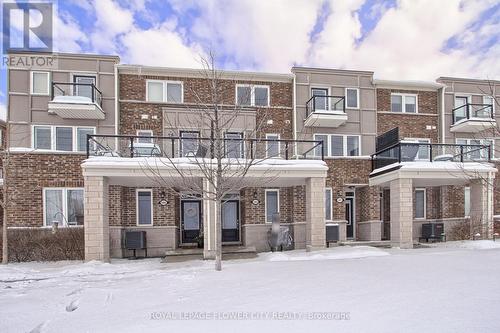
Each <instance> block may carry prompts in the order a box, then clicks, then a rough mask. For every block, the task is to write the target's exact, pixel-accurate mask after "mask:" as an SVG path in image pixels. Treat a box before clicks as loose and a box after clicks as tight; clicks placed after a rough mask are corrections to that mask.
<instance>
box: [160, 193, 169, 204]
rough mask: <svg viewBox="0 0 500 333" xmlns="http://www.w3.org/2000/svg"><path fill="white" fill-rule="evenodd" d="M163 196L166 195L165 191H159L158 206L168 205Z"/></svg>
mask: <svg viewBox="0 0 500 333" xmlns="http://www.w3.org/2000/svg"><path fill="white" fill-rule="evenodd" d="M165 197H166V194H165V191H161V192H160V201H158V204H159V205H160V206H166V205H168V200H167V199H165Z"/></svg>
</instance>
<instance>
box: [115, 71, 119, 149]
mask: <svg viewBox="0 0 500 333" xmlns="http://www.w3.org/2000/svg"><path fill="white" fill-rule="evenodd" d="M119 98H120V96H119V89H118V64H115V135H118V134H119V130H118V126H119V124H120V122H119V117H120V112H119V110H118V106H119V103H118V99H119ZM116 144H118V142H117V143H116ZM117 147H118V146H117Z"/></svg>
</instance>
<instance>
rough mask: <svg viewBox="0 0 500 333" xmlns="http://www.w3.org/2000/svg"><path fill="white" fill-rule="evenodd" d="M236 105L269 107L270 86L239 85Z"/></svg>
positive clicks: (237, 86)
mask: <svg viewBox="0 0 500 333" xmlns="http://www.w3.org/2000/svg"><path fill="white" fill-rule="evenodd" d="M236 104H237V105H242V106H269V86H251V85H244V84H237V85H236Z"/></svg>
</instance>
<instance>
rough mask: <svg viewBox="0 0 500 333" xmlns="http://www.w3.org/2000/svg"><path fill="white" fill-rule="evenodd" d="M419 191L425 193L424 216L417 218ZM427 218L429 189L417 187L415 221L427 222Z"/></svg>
mask: <svg viewBox="0 0 500 333" xmlns="http://www.w3.org/2000/svg"><path fill="white" fill-rule="evenodd" d="M417 191H423V192H424V216H422V217H417V214H416V213H417ZM426 218H427V189H426V188H425V187H417V188H415V219H416V220H425V219H426Z"/></svg>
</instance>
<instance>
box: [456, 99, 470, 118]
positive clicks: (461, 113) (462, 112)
mask: <svg viewBox="0 0 500 333" xmlns="http://www.w3.org/2000/svg"><path fill="white" fill-rule="evenodd" d="M467 103H469V98H468V96H455V116H454V117H455V119H454V121H455V122H457V121H460V120H462V119H465V118H466V117H467V107H466V106H465V105H466V104H467Z"/></svg>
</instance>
